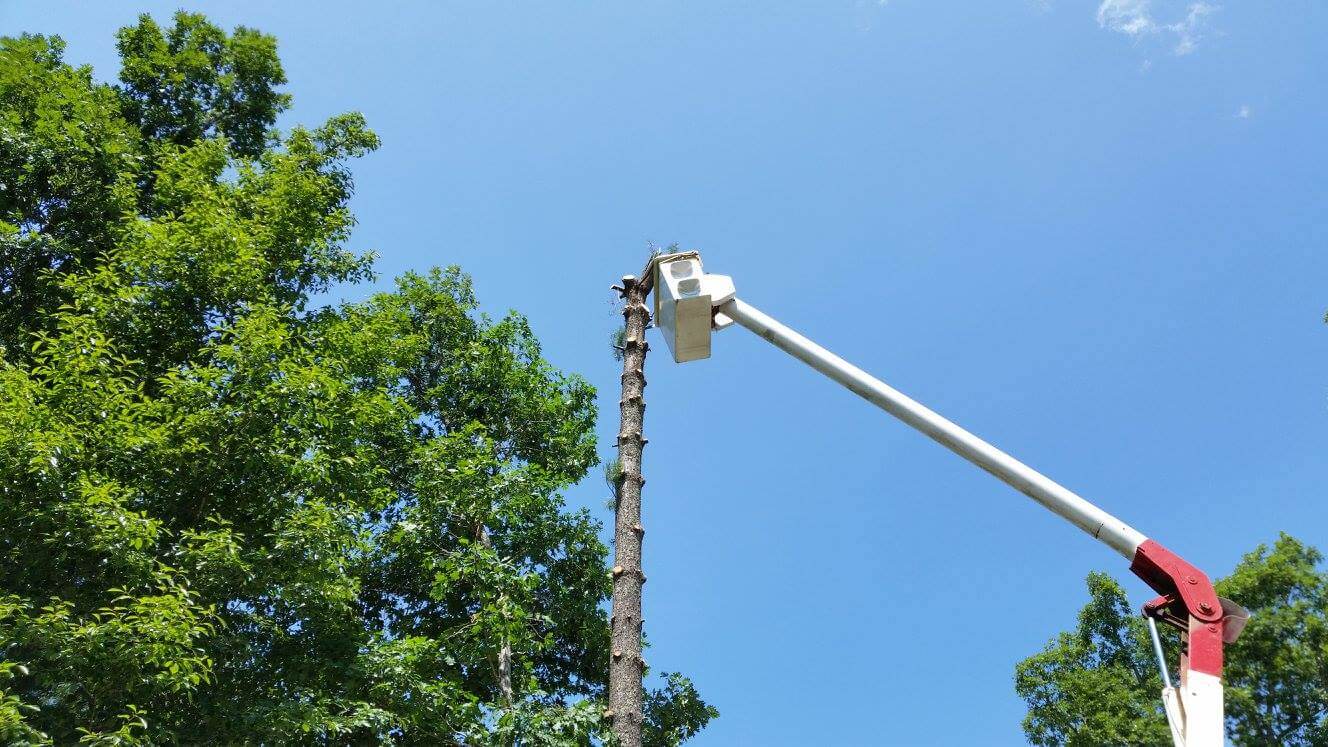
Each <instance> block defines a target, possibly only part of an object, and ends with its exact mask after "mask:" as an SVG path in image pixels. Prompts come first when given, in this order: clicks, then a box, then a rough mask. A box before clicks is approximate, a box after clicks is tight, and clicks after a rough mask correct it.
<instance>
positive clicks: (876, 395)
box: [650, 252, 1248, 747]
mask: <svg viewBox="0 0 1328 747" xmlns="http://www.w3.org/2000/svg"><path fill="white" fill-rule="evenodd" d="M651 272H652V273H653V277H651V278H650V281H651V282H652V285H653V290H654V299H655V300H654V312H655V313H654V317H655V326H656V327H658V328H659V329H660V330H661V332H662V333H663V334H664V338H665V342H666V343H667V344H668V347H669V350H670V351H671V352H672V353H673V358H674V360H675V361H677V362H679V363H682V362H686V361H691V360H698V359H702V358H708V357H710V340H711V332H712V330H716V329H724V328H725V327H728V326H730V325H732V324H734V323H736V324H738V325H739V326H741V327H745V328H746V329H748V330H750V331H752V332H755V333H756V334H757V335H759V336H760V337H762V338H764V339H765V340H767V341H768V342H770V343H771V344H773V345H774V346H775V347H777V348H779V349H780V350H783V351H784V352H786V353H788V354H789V355H792V356H793V357H794V358H797V359H798V360H800V361H802V362H803V363H806V364H807V365H809V366H811V367H812V368H814V369H816V370H817V371H819V372H821V373H822V374H824V375H825V376H827V377H829V378H830V379H833V380H834V381H836V382H838V383H839V384H841V385H843V386H844V387H845V388H846V389H848V390H849V391H852V392H853V393H854V394H857V395H858V396H860V397H862V398H863V399H865V400H867V401H868V402H870V403H872V404H873V405H876V406H877V407H879V408H881V409H882V410H885V411H886V412H888V413H890V414H891V415H894V416H895V417H896V418H898V419H900V420H902V421H904V422H905V423H907V424H908V425H910V426H912V427H913V428H915V429H916V430H919V431H921V432H922V433H924V434H926V435H927V436H929V437H931V438H932V439H933V440H935V441H936V442H938V443H940V444H941V445H942V446H944V447H946V448H947V449H950V450H951V451H953V452H955V453H956V454H958V455H959V456H961V457H963V458H964V459H967V460H968V461H970V462H972V463H973V464H976V465H977V466H979V467H981V468H982V469H984V470H986V471H987V472H989V473H991V474H992V475H995V476H996V477H997V478H999V479H1000V480H1001V481H1002V482H1005V483H1007V484H1008V485H1010V486H1011V487H1013V488H1014V489H1015V490H1018V491H1019V492H1021V493H1023V494H1024V495H1027V496H1028V497H1029V498H1032V499H1033V500H1035V501H1037V502H1038V503H1040V504H1041V505H1043V506H1044V507H1046V508H1047V509H1048V510H1050V511H1051V512H1052V513H1055V514H1056V515H1058V516H1060V517H1061V518H1063V519H1065V520H1067V521H1069V522H1070V523H1072V524H1074V525H1075V526H1077V527H1079V528H1080V529H1082V530H1083V531H1085V532H1087V533H1088V534H1089V535H1091V536H1092V537H1094V538H1095V539H1097V540H1099V541H1101V542H1102V543H1103V544H1105V545H1107V546H1108V547H1110V548H1111V549H1113V550H1115V551H1116V552H1118V553H1120V554H1121V555H1123V556H1124V557H1125V558H1126V559H1127V560H1129V561H1130V570H1131V571H1133V572H1134V573H1135V574H1136V575H1138V576H1139V577H1140V578H1141V579H1143V580H1144V581H1145V582H1146V583H1147V584H1148V585H1149V586H1150V587H1152V588H1153V589H1154V590H1155V591H1157V593H1158V594H1159V596H1158V597H1157V598H1155V599H1153V600H1151V601H1149V602H1148V603H1147V604H1145V605H1144V615H1145V616H1147V617H1148V620H1149V625H1150V630H1151V631H1152V632H1153V642H1154V646H1155V649H1156V652H1157V654H1158V659H1159V665H1160V666H1161V668H1162V678H1163V682H1164V687H1163V692H1162V698H1163V705H1164V707H1165V710H1166V714H1167V720H1168V722H1169V723H1170V725H1171V731H1172V737H1173V739H1174V740H1175V743H1176V745H1177V747H1220V745H1222V744H1223V708H1222V681H1221V676H1222V647H1223V644H1224V643H1230V642H1232V641H1234V640H1235V639H1236V637H1237V636H1238V635H1240V631H1241V628H1243V627H1244V624H1245V620H1246V619H1247V618H1248V613H1246V612H1245V611H1244V610H1243V609H1242V608H1241V607H1240V606H1239V605H1237V604H1235V603H1234V602H1231V601H1230V600H1226V599H1220V598H1219V597H1218V596H1217V594H1216V592H1215V591H1214V590H1213V585H1212V583H1211V582H1210V581H1209V579H1208V577H1207V576H1206V575H1204V573H1203V572H1202V571H1200V570H1199V569H1198V568H1195V567H1194V566H1193V565H1191V564H1189V563H1188V562H1186V561H1185V560H1184V559H1182V558H1181V557H1180V556H1178V555H1176V554H1175V553H1173V552H1171V551H1170V550H1168V549H1167V548H1165V547H1163V546H1162V545H1161V544H1159V543H1158V542H1157V541H1156V540H1152V539H1149V538H1148V537H1146V536H1144V534H1143V533H1141V532H1139V531H1138V530H1137V529H1135V528H1133V527H1131V526H1130V525H1129V524H1126V523H1125V522H1123V521H1121V520H1120V519H1118V518H1116V517H1115V516H1112V515H1111V514H1109V513H1107V512H1106V511H1104V510H1102V509H1101V508H1098V507H1097V506H1095V505H1093V504H1092V503H1090V502H1088V501H1087V500H1085V499H1084V498H1082V497H1080V496H1078V495H1076V494H1075V493H1074V492H1072V491H1071V490H1069V489H1068V488H1066V487H1064V486H1062V485H1060V484H1059V483H1057V482H1056V481H1054V480H1052V479H1051V478H1049V477H1047V476H1046V475H1043V474H1042V473H1040V472H1038V471H1037V470H1035V469H1033V468H1032V467H1029V466H1028V465H1026V464H1024V463H1023V462H1021V461H1019V460H1018V459H1015V458H1014V457H1012V456H1010V455H1009V454H1006V453H1005V452H1003V451H1001V450H1000V449H998V448H996V447H995V446H992V445H991V444H989V443H987V442H986V441H984V440H982V439H981V438H978V437H977V436H975V435H973V434H972V433H969V432H968V431H966V430H964V429H963V428H961V427H960V426H958V425H956V424H955V423H952V422H951V421H949V420H947V419H946V418H944V417H942V416H941V415H939V414H938V413H936V412H935V411H933V410H931V409H929V408H927V407H926V406H924V405H923V404H921V403H919V402H917V401H916V400H914V399H912V398H910V397H908V396H907V395H905V394H903V393H902V392H900V391H898V390H896V389H894V388H893V387H891V386H890V385H888V384H886V383H885V382H883V381H881V380H880V379H877V378H875V377H873V376H871V375H870V374H868V373H867V372H865V371H863V370H862V369H860V368H858V367H857V366H854V365H853V364H851V363H849V362H848V361H846V360H844V359H843V358H840V357H839V356H837V355H835V354H834V353H832V352H830V351H829V350H826V349H825V348H823V347H821V346H820V345H817V344H816V343H814V342H812V341H811V340H809V339H807V338H806V337H804V336H802V335H800V334H798V333H797V332H795V331H793V330H792V329H790V328H788V327H786V326H784V325H783V324H781V323H779V322H778V321H776V320H775V319H773V318H771V317H770V316H768V315H766V314H764V313H762V312H761V311H760V310H759V309H756V308H755V307H753V306H751V305H750V304H747V303H745V302H743V301H742V300H740V299H739V298H737V295H736V293H735V290H734V286H733V281H732V280H731V279H730V278H728V277H727V276H724V275H714V274H706V273H705V272H703V270H702V266H701V258H700V255H698V254H697V253H696V252H682V253H678V254H666V255H662V256H660V257H657V258H656V260H655V262H654V263H653V264H652V270H651ZM1155 619H1156V620H1161V621H1163V622H1164V623H1167V624H1170V625H1172V626H1174V627H1176V628H1179V629H1180V630H1181V633H1182V640H1183V641H1184V651H1183V652H1182V654H1181V658H1180V666H1179V671H1180V683H1179V687H1173V686H1172V685H1171V681H1170V675H1169V674H1168V667H1167V665H1166V661H1165V659H1164V658H1163V656H1162V648H1161V642H1160V640H1159V639H1158V637H1157V633H1156V626H1155V624H1154V622H1153V621H1154V620H1155Z"/></svg>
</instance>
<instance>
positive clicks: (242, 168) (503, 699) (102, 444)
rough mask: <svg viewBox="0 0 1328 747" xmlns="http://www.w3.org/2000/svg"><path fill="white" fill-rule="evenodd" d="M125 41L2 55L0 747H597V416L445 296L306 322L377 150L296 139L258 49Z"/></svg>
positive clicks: (517, 337) (676, 727)
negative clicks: (95, 49) (116, 65)
mask: <svg viewBox="0 0 1328 747" xmlns="http://www.w3.org/2000/svg"><path fill="white" fill-rule="evenodd" d="M118 41H119V44H118V48H119V51H120V55H121V57H122V60H123V68H122V71H121V75H120V83H119V84H118V85H108V84H103V83H99V82H97V81H96V80H94V78H93V75H92V71H91V70H90V69H88V68H87V67H72V66H70V65H68V64H66V63H65V62H64V61H63V48H62V43H61V42H60V40H59V39H58V38H52V37H43V36H31V35H25V36H20V37H18V38H3V39H0V516H4V517H5V532H4V533H3V534H0V641H3V642H4V647H3V649H0V741H3V742H5V743H20V744H25V743H26V744H50V743H54V744H69V743H74V742H82V743H87V744H168V743H179V742H199V741H207V742H212V743H268V744H273V743H281V744H286V743H317V744H347V743H356V744H362V743H381V742H395V743H401V744H429V745H434V744H468V745H485V744H495V745H498V744H502V745H512V744H517V743H519V744H522V745H587V744H594V743H597V742H598V741H600V740H602V739H603V735H604V734H605V733H606V729H605V724H604V723H602V716H601V709H602V707H603V706H602V698H603V688H604V684H603V683H604V679H605V675H606V671H607V654H606V652H607V641H608V632H607V621H606V617H605V613H604V610H603V602H604V600H605V599H606V596H607V593H608V591H609V582H608V576H607V574H606V568H605V559H606V548H605V547H604V546H603V544H602V543H601V542H600V540H599V538H598V535H599V530H600V525H599V523H598V522H597V521H596V520H594V519H593V518H592V517H591V516H590V515H589V514H588V513H586V512H585V511H570V510H568V509H567V508H566V506H565V505H564V503H563V501H562V499H561V498H560V495H559V491H561V490H562V489H564V488H565V487H567V486H568V485H569V484H571V483H573V482H575V481H577V480H580V479H581V478H582V477H583V476H584V475H585V474H586V472H587V471H588V470H589V469H590V468H591V467H592V466H593V465H594V464H595V462H596V455H595V440H594V435H593V425H594V420H595V406H594V392H593V391H592V389H591V388H590V387H589V386H588V385H587V384H586V383H585V382H584V381H583V380H582V379H580V378H579V377H577V376H575V375H569V374H564V373H561V372H559V371H557V370H555V369H553V368H552V367H551V366H550V365H549V364H548V363H546V362H545V361H544V359H543V358H542V357H541V354H540V348H539V344H538V342H537V341H536V339H535V337H534V335H533V334H532V332H531V329H530V327H529V325H528V324H527V323H526V321H525V319H523V318H522V317H521V316H520V315H518V314H515V313H510V314H508V315H507V316H505V317H503V318H501V319H497V320H494V319H490V318H488V317H486V316H484V315H482V314H481V313H479V311H478V303H477V301H476V299H475V296H474V293H473V291H472V288H471V284H470V281H469V279H468V278H467V277H466V276H465V275H464V274H463V273H461V272H460V271H459V270H457V269H455V268H453V269H449V270H445V271H440V270H434V271H432V272H429V273H426V274H410V275H406V276H405V277H403V278H401V279H399V280H398V281H397V284H396V289H395V290H394V291H392V292H384V293H378V294H376V295H373V296H371V297H370V298H368V299H367V300H365V301H362V302H358V303H345V304H341V305H337V306H325V305H319V304H318V303H316V302H315V299H316V298H317V297H318V295H319V294H320V293H322V292H323V291H325V290H327V289H328V288H329V287H331V286H332V285H333V284H353V283H357V282H361V281H364V280H367V279H369V278H370V277H371V257H368V256H365V255H360V254H356V253H354V252H352V251H350V250H348V249H347V248H346V242H347V240H348V237H349V234H350V230H351V228H352V226H353V223H354V220H353V217H352V216H351V213H350V211H349V210H348V208H347V201H348V199H349V197H350V195H351V191H352V181H351V176H350V172H349V169H348V164H349V162H350V161H351V159H353V158H355V157H358V156H360V155H363V154H365V153H367V152H368V151H371V150H373V149H374V148H375V147H377V145H378V140H377V138H376V137H375V136H374V135H373V133H372V132H370V131H369V130H368V129H367V128H366V126H365V123H364V121H363V119H362V118H361V117H360V116H359V115H357V114H346V115H341V116H337V117H334V118H332V119H331V120H329V121H328V122H326V123H325V124H323V125H321V126H319V127H315V128H312V129H306V128H299V127H297V128H295V129H293V130H292V131H290V132H288V133H286V134H284V135H283V134H280V133H278V132H277V131H275V130H274V129H273V125H274V123H275V121H276V118H277V116H278V115H279V114H280V113H281V112H282V111H283V110H284V109H285V108H286V107H287V106H288V104H289V97H288V96H287V95H286V94H285V93H282V92H280V91H279V90H278V89H279V87H280V86H281V85H282V84H283V83H284V82H285V76H284V74H283V72H282V68H281V64H280V62H279V60H278V58H277V55H276V44H275V41H274V40H273V39H272V37H270V36H266V35H264V34H261V33H259V32H257V31H254V30H251V29H245V28H238V29H235V30H234V31H233V32H232V33H226V32H224V31H223V30H221V29H219V28H217V27H216V26H214V25H212V24H211V23H209V22H208V21H207V20H206V19H205V18H203V17H202V16H199V15H194V14H189V13H183V12H182V13H179V14H177V15H176V16H175V19H174V23H173V25H171V26H170V28H162V27H160V26H158V25H157V24H156V23H154V22H153V21H152V20H151V19H150V18H148V17H146V16H145V17H142V18H140V19H139V21H138V23H137V24H136V25H134V26H131V27H129V28H125V29H123V30H121V31H120V33H119V37H118ZM651 703H652V710H651V723H652V728H653V729H654V730H655V731H654V732H653V733H654V734H655V739H654V743H655V744H668V745H673V744H677V743H679V742H680V741H681V740H682V739H684V738H686V737H687V736H690V735H691V734H693V733H695V731H697V730H698V729H700V728H701V727H702V726H704V725H705V723H706V722H707V721H708V720H709V719H710V718H712V717H713V716H714V715H716V714H715V712H714V710H713V709H711V708H710V707H709V706H707V705H706V704H705V703H704V702H703V701H702V700H701V699H700V698H699V697H698V696H697V694H696V692H695V690H694V689H693V688H692V686H691V684H690V683H689V682H687V681H686V679H685V678H682V677H680V676H676V675H675V676H670V677H669V679H668V681H667V686H666V687H665V688H664V689H662V690H660V691H658V692H656V693H653V694H652V696H651Z"/></svg>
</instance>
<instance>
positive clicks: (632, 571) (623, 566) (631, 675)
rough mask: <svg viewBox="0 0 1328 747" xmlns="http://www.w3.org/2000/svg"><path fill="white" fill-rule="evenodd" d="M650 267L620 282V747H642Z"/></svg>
mask: <svg viewBox="0 0 1328 747" xmlns="http://www.w3.org/2000/svg"><path fill="white" fill-rule="evenodd" d="M650 272H651V265H650V264H647V265H646V272H645V273H644V277H642V278H641V279H639V280H638V279H636V278H634V277H632V276H630V275H629V276H627V277H624V278H623V284H622V288H621V289H620V290H621V292H622V296H623V298H624V299H625V305H624V307H623V316H624V317H625V320H626V329H625V331H624V337H623V345H622V348H623V373H622V399H621V400H619V402H618V412H619V417H620V422H619V426H618V467H619V470H618V475H617V486H616V488H617V489H616V491H615V492H616V498H617V508H616V520H615V529H614V550H615V552H614V559H613V610H612V613H611V615H610V617H609V627H610V630H611V631H612V644H611V645H612V651H611V652H610V656H609V713H608V714H607V715H608V716H609V717H610V718H612V720H613V732H614V734H616V735H617V737H618V741H619V743H620V744H621V745H622V747H641V722H642V713H641V701H642V686H641V678H642V675H643V674H644V670H645V660H644V659H642V658H641V623H642V620H641V586H642V585H643V584H644V583H645V581H646V576H645V574H644V573H642V572H641V540H642V537H643V536H644V535H645V529H644V528H643V527H642V526H641V487H642V486H643V485H645V483H646V481H645V478H644V477H642V475H641V450H642V448H644V447H645V444H646V439H645V437H644V436H643V435H642V432H641V428H642V424H643V422H644V420H645V411H646V403H645V388H646V377H645V365H646V351H647V350H649V349H650V346H649V345H648V344H646V326H647V324H648V323H649V321H650V311H649V309H647V308H646V297H647V294H648V293H649V292H650Z"/></svg>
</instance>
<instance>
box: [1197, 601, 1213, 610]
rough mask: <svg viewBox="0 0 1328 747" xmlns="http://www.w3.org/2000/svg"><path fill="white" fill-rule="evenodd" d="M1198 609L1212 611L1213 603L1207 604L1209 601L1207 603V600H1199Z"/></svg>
mask: <svg viewBox="0 0 1328 747" xmlns="http://www.w3.org/2000/svg"><path fill="white" fill-rule="evenodd" d="M1199 611H1200V612H1212V611H1213V605H1211V604H1209V603H1207V602H1200V603H1199Z"/></svg>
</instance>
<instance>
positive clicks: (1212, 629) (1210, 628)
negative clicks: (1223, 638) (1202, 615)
mask: <svg viewBox="0 0 1328 747" xmlns="http://www.w3.org/2000/svg"><path fill="white" fill-rule="evenodd" d="M1208 632H1209V633H1216V632H1217V626H1216V625H1209V626H1208Z"/></svg>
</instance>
